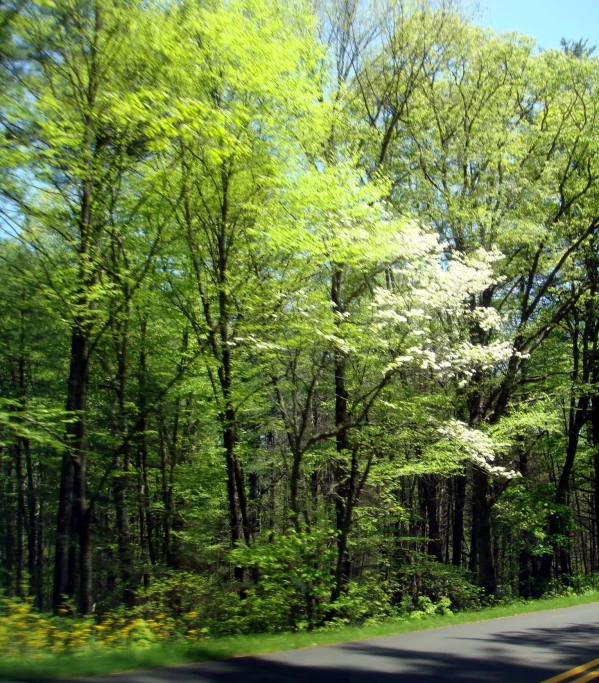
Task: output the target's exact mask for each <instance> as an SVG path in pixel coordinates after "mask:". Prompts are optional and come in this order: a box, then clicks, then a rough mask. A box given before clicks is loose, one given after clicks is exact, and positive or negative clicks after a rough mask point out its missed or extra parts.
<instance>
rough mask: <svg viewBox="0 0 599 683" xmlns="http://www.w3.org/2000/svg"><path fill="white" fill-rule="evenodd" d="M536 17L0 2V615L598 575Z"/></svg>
mask: <svg viewBox="0 0 599 683" xmlns="http://www.w3.org/2000/svg"><path fill="white" fill-rule="evenodd" d="M567 38H568V39H567V40H564V41H563V43H562V48H561V49H541V48H540V47H539V46H538V45H537V44H536V42H535V40H533V39H531V38H527V37H526V36H523V35H519V34H516V33H509V34H499V33H494V32H493V31H491V30H489V29H483V28H481V27H480V26H478V25H477V24H476V23H475V21H474V18H473V15H472V13H471V11H470V8H469V7H468V6H467V5H466V4H464V3H462V2H458V1H457V0H315V1H314V2H311V3H308V2H305V1H304V0H176V1H174V0H7V2H5V3H3V4H2V5H0V69H1V71H2V76H1V78H0V283H1V287H0V470H1V475H0V590H1V591H3V592H4V595H5V597H4V598H3V600H4V603H3V604H4V605H5V607H4V608H2V609H4V610H5V612H6V610H7V609H8V610H9V612H10V610H11V609H12V610H17V612H18V610H19V609H21V610H25V611H27V610H29V612H28V614H29V613H30V614H34V613H35V614H37V615H38V616H40V615H44V614H45V615H49V616H48V618H49V619H60V618H62V619H63V620H68V618H69V615H71V617H74V616H75V615H82V617H83V618H84V619H86V618H87V615H89V619H90V620H92V621H93V620H100V621H99V622H98V623H99V625H98V626H96V627H95V628H96V629H99V631H98V633H101V630H102V629H103V628H105V627H104V626H102V621H101V620H102V619H103V618H107V617H105V616H103V615H109V614H110V615H115V614H120V615H124V616H123V617H122V618H128V617H127V615H134V616H135V617H136V619H138V621H137V622H135V623H136V624H137V625H138V626H139V624H143V628H146V627H147V628H149V629H150V631H152V629H154V631H152V633H159V635H160V637H168V636H169V635H171V634H172V633H175V632H177V633H185V634H186V637H188V638H194V637H197V638H201V637H205V636H206V634H213V633H223V634H243V633H260V632H268V631H270V632H272V631H289V630H306V629H307V630H310V629H314V628H322V627H323V626H325V625H327V624H328V625H329V626H330V627H333V626H335V625H336V624H348V623H349V624H362V623H370V622H372V621H376V620H383V619H386V618H389V617H393V616H398V615H401V614H408V613H410V612H414V611H418V610H421V611H422V610H424V611H426V610H427V609H429V607H430V606H431V605H432V606H433V609H437V608H438V607H439V606H440V608H441V609H452V610H463V609H470V608H476V607H477V606H480V605H483V604H491V603H492V602H493V601H497V600H511V599H515V598H536V597H540V596H542V595H546V594H555V593H556V592H557V593H559V592H560V591H562V592H563V591H568V590H569V591H577V590H580V589H581V588H584V587H585V586H592V585H595V584H594V582H595V581H596V578H595V577H596V576H597V572H599V291H598V290H599V60H598V59H597V58H596V57H594V56H593V48H592V47H587V44H586V42H585V41H584V40H582V39H578V37H567ZM573 38H576V40H574V39H573ZM7 605H8V607H7ZM19 605H25V607H19ZM19 613H20V612H19ZM52 614H54V615H63V616H62V617H59V616H55V617H52V616H51V615H52ZM40 618H41V617H40ZM115 618H116V617H115ZM140 620H141V621H140ZM92 621H90V622H89V623H92ZM48 623H50V622H48ZM52 623H55V622H52ZM85 623H88V622H85ZM132 623H133V622H132ZM148 624H150V626H149V627H148ZM181 624H183V625H181ZM90 628H91V627H90ZM131 628H133V627H131ZM140 628H141V627H140ZM160 629H162V630H160ZM0 631H1V629H0ZM86 633H87V632H86ZM127 633H129V631H127ZM0 636H1V633H0ZM5 636H6V634H5ZM82 637H83V636H82ZM152 637H153V636H152ZM0 640H1V638H0ZM73 642H79V641H76V640H75V641H73Z"/></svg>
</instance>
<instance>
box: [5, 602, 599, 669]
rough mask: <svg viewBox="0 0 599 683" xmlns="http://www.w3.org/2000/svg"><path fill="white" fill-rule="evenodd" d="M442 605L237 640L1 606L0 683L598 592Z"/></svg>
mask: <svg viewBox="0 0 599 683" xmlns="http://www.w3.org/2000/svg"><path fill="white" fill-rule="evenodd" d="M448 602H449V601H448V600H445V599H443V600H440V601H439V603H438V604H436V605H435V604H434V603H432V602H431V601H430V600H428V599H423V600H420V601H419V602H418V605H417V608H416V609H413V610H412V611H411V612H406V613H403V614H402V615H401V616H395V617H389V618H385V619H379V620H377V619H370V620H369V621H368V622H367V623H364V624H361V625H349V626H347V625H341V624H336V625H330V624H327V625H326V626H323V627H321V628H318V629H315V630H314V631H310V632H307V631H295V632H279V633H272V632H271V633H261V634H246V635H236V636H223V635H216V636H211V635H210V634H209V633H208V632H207V630H204V631H198V630H195V629H192V628H190V627H189V625H188V624H187V623H186V620H187V619H189V620H191V621H193V620H194V619H195V618H196V616H195V615H194V614H192V615H187V616H186V617H184V618H183V619H182V620H180V621H179V622H178V623H177V622H174V621H172V620H170V619H169V618H167V617H166V616H165V615H158V616H157V618H156V619H142V618H140V617H139V616H135V615H134V614H130V615H125V614H120V615H105V617H104V618H103V619H102V620H100V622H99V623H98V622H97V621H96V620H93V619H85V618H66V619H65V618H60V619H57V618H54V619H52V618H51V617H45V618H44V617H43V616H42V615H39V614H36V613H34V612H32V611H31V609H30V607H29V606H28V605H27V604H22V603H21V604H19V603H14V602H13V603H10V604H7V603H6V602H5V604H4V611H3V614H2V616H0V680H9V681H23V682H29V681H31V682H34V681H52V680H59V679H60V680H63V679H68V678H76V677H78V676H93V675H101V674H111V673H117V672H122V671H128V670H133V669H150V668H157V667H165V666H173V665H177V664H191V663H199V662H205V661H211V660H216V659H226V658H229V657H241V656H251V655H259V654H264V653H267V652H275V651H279V650H294V649H298V648H306V647H317V646H321V645H331V644H333V643H342V642H348V641H351V640H358V639H364V638H376V637H379V636H389V635H396V634H399V633H409V632H412V631H424V630H427V629H431V628H443V627H445V626H454V625H457V624H466V623H470V622H473V621H482V620H484V619H498V618H501V617H510V616H515V615H518V614H527V613H530V612H538V611H543V610H552V609H561V608H564V607H574V606H576V605H585V604H589V603H595V602H599V591H597V590H596V589H590V588H589V589H586V590H584V591H583V592H581V593H578V594H576V593H574V592H573V591H572V590H568V591H565V592H564V594H563V595H555V594H549V595H547V596H545V597H543V598H540V599H536V600H533V599H530V600H525V599H517V600H513V601H511V602H506V601H503V600H498V601H490V602H495V603H497V604H492V605H487V606H481V607H480V608H479V609H476V610H467V611H463V612H452V611H451V609H450V608H448V606H447V605H448ZM98 626H100V628H98ZM8 634H10V637H8Z"/></svg>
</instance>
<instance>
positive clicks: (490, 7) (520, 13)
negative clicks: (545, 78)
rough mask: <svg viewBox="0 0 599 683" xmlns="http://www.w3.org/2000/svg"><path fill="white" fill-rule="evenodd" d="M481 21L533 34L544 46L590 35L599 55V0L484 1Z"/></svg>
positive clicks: (501, 29) (591, 42)
mask: <svg viewBox="0 0 599 683" xmlns="http://www.w3.org/2000/svg"><path fill="white" fill-rule="evenodd" d="M481 6H482V7H483V8H486V9H483V11H482V16H481V17H480V19H479V20H478V21H479V23H481V24H483V25H484V26H490V27H491V28H493V29H495V30H496V31H502V32H503V31H514V30H517V31H519V32H520V33H525V34H527V35H529V36H534V37H536V38H537V39H538V42H539V45H540V46H541V47H545V48H549V47H559V41H560V38H561V37H562V36H564V37H565V38H568V39H574V40H577V39H578V38H588V39H589V42H588V45H589V46H592V45H597V50H596V51H595V55H599V0H481Z"/></svg>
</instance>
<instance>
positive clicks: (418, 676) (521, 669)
mask: <svg viewBox="0 0 599 683" xmlns="http://www.w3.org/2000/svg"><path fill="white" fill-rule="evenodd" d="M443 631H445V629H443ZM452 631H453V629H452ZM414 636H416V634H411V639H412V643H413V642H414V641H413V638H414ZM418 638H419V639H421V640H419V642H418V644H417V645H416V646H413V647H411V648H410V647H405V646H406V645H407V643H406V642H405V640H403V645H404V646H403V647H402V638H399V637H398V638H396V639H395V640H394V637H393V636H390V637H385V638H381V639H377V640H372V641H355V642H351V643H343V644H339V645H336V646H332V647H327V648H315V649H310V650H301V651H293V652H288V653H277V654H276V655H270V656H264V657H240V658H236V659H230V660H226V661H221V662H211V663H208V664H202V665H189V666H181V667H174V668H170V669H160V670H153V671H148V672H142V671H139V672H135V673H131V674H121V675H118V676H111V677H110V679H102V680H105V681H108V680H110V681H111V682H113V683H167V682H168V683H239V682H240V681H243V683H257V682H258V681H260V682H262V681H263V682H265V683H268V682H271V683H300V682H301V683H374V682H377V683H391V682H392V681H393V682H394V683H397V682H398V681H401V682H402V683H422V682H424V681H427V682H432V681H437V682H439V683H443V682H444V681H482V682H485V681H487V682H497V683H499V682H500V681H501V682H502V683H505V682H506V681H507V683H540V681H543V680H544V679H546V678H548V677H550V676H553V675H555V674H556V673H558V672H560V671H565V670H567V669H570V668H572V667H574V666H577V665H579V664H581V663H584V662H587V661H589V660H591V659H596V658H598V657H599V624H589V625H565V626H563V627H552V628H536V629H530V628H529V629H526V630H523V631H507V632H498V633H487V634H484V633H481V637H468V636H467V635H465V634H464V635H463V636H461V635H460V634H459V631H454V632H453V633H451V634H450V633H449V632H447V631H445V633H443V632H442V631H422V632H421V633H419V634H418ZM428 647H430V649H428ZM556 654H557V655H558V659H559V664H558V665H557V669H556V665H555V663H553V664H547V663H546V662H545V661H544V659H545V658H544V655H546V656H547V659H549V656H551V657H552V658H554V657H555V655H556ZM84 680H85V681H86V682H87V681H94V680H97V679H91V678H90V679H84ZM82 682H83V679H82Z"/></svg>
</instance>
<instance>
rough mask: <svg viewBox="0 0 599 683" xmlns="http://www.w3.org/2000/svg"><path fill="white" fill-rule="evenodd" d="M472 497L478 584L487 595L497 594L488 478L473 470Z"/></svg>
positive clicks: (485, 474)
mask: <svg viewBox="0 0 599 683" xmlns="http://www.w3.org/2000/svg"><path fill="white" fill-rule="evenodd" d="M473 497H474V505H475V514H476V555H477V560H478V583H479V585H480V586H482V587H483V588H484V589H485V593H487V595H494V594H495V593H496V592H497V575H496V572H495V557H494V553H493V538H492V534H491V506H492V500H491V491H490V487H489V476H488V475H487V473H486V472H481V471H480V470H477V469H475V470H474V473H473Z"/></svg>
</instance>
